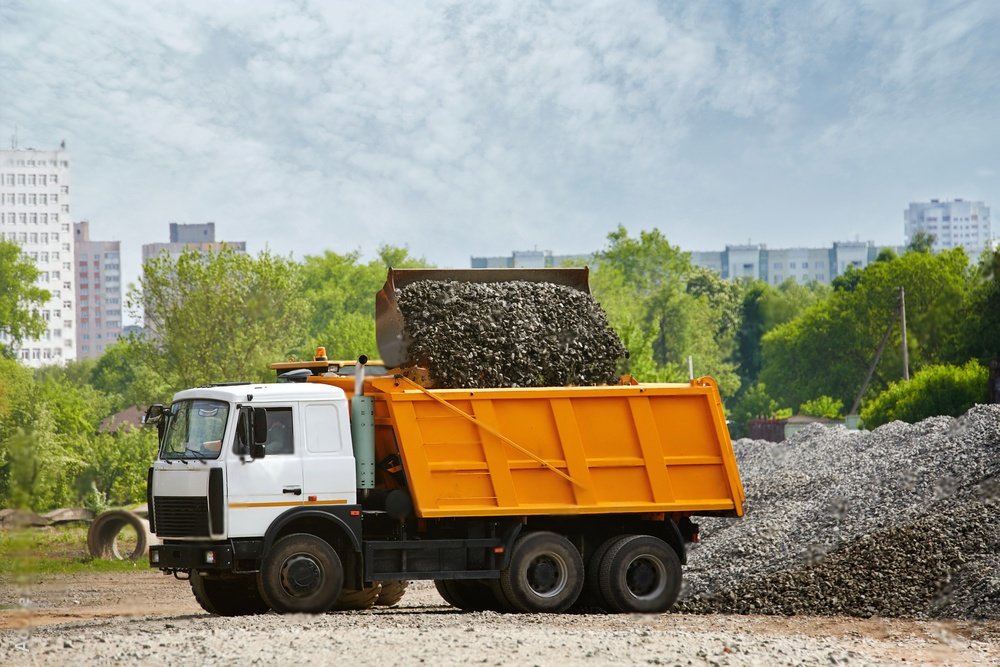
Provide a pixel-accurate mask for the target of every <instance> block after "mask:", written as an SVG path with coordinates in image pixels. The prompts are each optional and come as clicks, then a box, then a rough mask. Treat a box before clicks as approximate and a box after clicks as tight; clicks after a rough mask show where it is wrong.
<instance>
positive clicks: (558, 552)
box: [500, 531, 583, 613]
mask: <svg viewBox="0 0 1000 667" xmlns="http://www.w3.org/2000/svg"><path fill="white" fill-rule="evenodd" d="M500 586H501V588H502V590H503V593H504V596H505V597H506V599H507V601H508V602H509V603H510V604H511V605H512V606H513V607H515V608H516V609H517V610H518V611H523V612H528V613H534V612H557V613H558V612H563V611H566V610H567V609H569V608H570V606H571V605H572V604H573V603H574V602H576V599H577V598H578V597H580V591H581V590H583V558H582V557H581V556H580V552H579V551H578V550H577V548H576V547H575V546H573V543H572V542H570V541H569V540H567V539H566V538H565V537H563V536H562V535H558V534H556V533H551V532H548V531H538V532H533V533H527V534H526V535H522V536H521V537H520V538H518V540H517V542H515V543H514V549H513V551H512V553H511V557H510V565H509V566H508V567H507V568H506V569H504V570H502V571H501V572H500Z"/></svg>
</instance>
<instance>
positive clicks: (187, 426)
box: [160, 399, 229, 459]
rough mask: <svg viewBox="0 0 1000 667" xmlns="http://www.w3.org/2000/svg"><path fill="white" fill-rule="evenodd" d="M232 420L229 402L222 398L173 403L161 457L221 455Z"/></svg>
mask: <svg viewBox="0 0 1000 667" xmlns="http://www.w3.org/2000/svg"><path fill="white" fill-rule="evenodd" d="M228 420H229V404H227V403H224V402H222V401H207V400H200V399H199V400H193V401H177V402H176V403H174V404H173V405H171V406H170V414H169V415H168V418H167V428H166V431H165V432H164V434H163V442H162V443H161V444H160V458H163V459H217V458H219V454H220V453H221V452H222V436H223V434H225V432H226V423H227V421H228Z"/></svg>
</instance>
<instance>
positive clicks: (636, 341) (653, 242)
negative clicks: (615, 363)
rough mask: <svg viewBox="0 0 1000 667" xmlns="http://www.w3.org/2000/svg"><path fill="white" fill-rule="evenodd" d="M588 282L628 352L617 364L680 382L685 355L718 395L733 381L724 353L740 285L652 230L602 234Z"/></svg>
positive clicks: (644, 376) (650, 377)
mask: <svg viewBox="0 0 1000 667" xmlns="http://www.w3.org/2000/svg"><path fill="white" fill-rule="evenodd" d="M591 288H592V291H593V293H594V295H595V297H596V298H597V300H598V301H599V302H600V303H601V305H602V306H603V307H604V309H605V311H606V312H607V314H608V319H609V321H610V323H611V325H612V327H614V329H615V331H617V332H618V334H619V336H621V338H622V341H623V342H624V343H625V346H626V348H627V349H628V350H629V359H628V360H627V362H626V363H625V365H624V368H623V369H622V371H623V372H628V373H631V374H632V375H634V376H635V377H636V378H638V379H640V380H643V381H674V382H678V381H685V380H687V377H688V369H687V358H688V356H692V357H693V358H694V364H695V373H696V374H697V375H711V376H713V377H714V378H715V379H716V381H717V382H718V383H719V387H720V390H721V391H722V392H723V393H726V394H731V393H734V392H735V391H736V389H737V388H738V387H739V378H738V377H737V375H736V371H735V366H734V364H733V363H732V362H731V361H730V359H729V357H730V355H731V353H732V350H733V345H734V338H735V333H736V331H737V330H738V328H739V308H738V304H739V302H740V298H741V296H740V295H741V292H740V288H739V286H736V285H734V284H732V283H728V282H726V281H723V280H722V279H721V278H719V277H718V276H716V275H714V274H712V273H710V272H707V271H704V270H702V269H698V268H696V267H693V266H692V265H691V261H690V258H689V256H688V255H687V254H686V253H683V252H681V250H680V249H679V248H677V247H675V246H672V245H670V243H669V242H668V241H667V239H666V238H665V237H664V236H663V235H662V233H661V232H660V231H659V230H657V229H654V230H652V231H643V232H640V233H639V237H638V238H631V237H629V235H628V232H627V231H626V230H625V228H624V227H621V226H619V227H618V229H617V230H615V231H614V232H611V233H610V234H609V235H608V246H607V248H605V250H604V251H603V252H601V253H600V255H599V257H598V269H597V270H596V272H595V273H594V274H593V276H592V278H591Z"/></svg>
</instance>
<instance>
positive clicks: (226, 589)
mask: <svg viewBox="0 0 1000 667" xmlns="http://www.w3.org/2000/svg"><path fill="white" fill-rule="evenodd" d="M191 592H193V593H194V599H195V600H197V601H198V604H199V605H201V608H202V609H204V610H205V611H207V612H208V613H209V614H217V615H218V616H250V615H254V614H266V613H267V611H268V610H269V609H270V608H271V607H270V606H269V605H268V604H267V602H265V601H264V598H262V597H261V596H260V592H259V591H258V590H257V580H256V578H255V577H253V576H252V575H250V576H244V577H239V578H233V579H222V578H220V577H205V576H202V575H201V574H199V573H198V571H197V570H195V571H192V572H191Z"/></svg>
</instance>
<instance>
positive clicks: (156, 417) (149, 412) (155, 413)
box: [142, 403, 166, 424]
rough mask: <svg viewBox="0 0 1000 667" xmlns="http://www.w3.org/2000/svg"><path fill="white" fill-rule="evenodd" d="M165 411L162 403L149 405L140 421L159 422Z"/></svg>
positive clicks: (146, 422) (144, 422) (147, 422)
mask: <svg viewBox="0 0 1000 667" xmlns="http://www.w3.org/2000/svg"><path fill="white" fill-rule="evenodd" d="M165 413H166V408H164V407H163V405H162V404H160V403H157V404H156V405H151V406H149V408H147V409H146V414H145V415H143V417H142V423H143V424H159V423H160V420H162V419H163V415H164V414H165Z"/></svg>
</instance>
